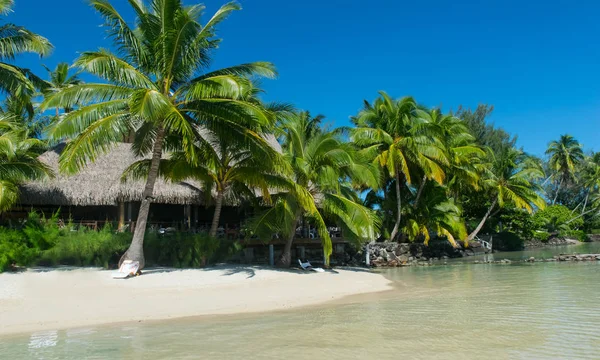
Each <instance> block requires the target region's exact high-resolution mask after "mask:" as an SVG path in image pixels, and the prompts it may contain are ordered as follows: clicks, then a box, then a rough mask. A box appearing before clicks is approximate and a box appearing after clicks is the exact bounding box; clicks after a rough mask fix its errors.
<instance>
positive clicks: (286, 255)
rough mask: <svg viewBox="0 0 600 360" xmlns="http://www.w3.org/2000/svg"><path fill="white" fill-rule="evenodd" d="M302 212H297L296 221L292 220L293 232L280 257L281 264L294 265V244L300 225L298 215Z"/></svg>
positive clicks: (283, 265)
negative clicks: (297, 228)
mask: <svg viewBox="0 0 600 360" xmlns="http://www.w3.org/2000/svg"><path fill="white" fill-rule="evenodd" d="M299 216H300V214H296V217H295V218H294V221H292V233H291V234H290V235H288V239H287V241H286V243H285V247H284V248H283V253H282V254H281V258H280V259H279V266H281V267H286V268H288V267H290V265H292V244H293V243H294V236H296V227H297V226H298V217H299Z"/></svg>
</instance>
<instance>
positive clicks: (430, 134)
mask: <svg viewBox="0 0 600 360" xmlns="http://www.w3.org/2000/svg"><path fill="white" fill-rule="evenodd" d="M354 124H355V125H356V127H355V128H353V129H352V130H351V132H352V140H353V141H354V143H355V144H356V145H357V146H359V147H361V149H362V150H361V152H363V153H364V154H365V156H368V157H370V158H372V159H373V162H374V163H376V164H378V165H379V166H380V167H381V169H382V171H383V175H384V186H383V191H380V190H378V189H373V190H371V191H370V193H369V194H367V200H368V201H369V202H370V204H371V205H374V204H376V207H377V208H379V209H380V212H381V216H382V217H383V218H384V219H395V221H394V223H393V228H392V231H391V233H390V235H389V238H390V239H392V240H394V239H396V238H397V237H399V236H405V237H408V239H409V240H415V239H417V238H422V239H423V240H424V242H425V243H427V242H428V241H429V239H430V237H431V235H432V234H431V232H433V233H434V234H435V235H437V236H439V237H445V238H447V239H448V240H449V241H450V243H452V244H453V245H455V246H456V245H457V242H456V239H458V240H464V242H465V243H468V241H469V240H472V239H474V238H475V236H476V235H477V233H478V232H479V231H480V230H481V228H482V227H483V225H484V224H485V222H486V220H487V219H488V217H489V215H490V213H491V212H492V211H493V210H494V208H496V207H498V208H501V207H504V206H507V205H509V206H515V207H517V208H523V209H526V210H528V211H530V212H532V211H533V209H534V207H543V206H544V201H543V199H542V197H541V194H540V192H539V191H538V190H539V188H538V185H537V184H536V183H535V180H536V179H537V178H538V177H540V176H542V175H541V174H542V173H541V169H540V168H539V167H536V166H535V163H534V162H533V161H531V159H530V157H529V156H527V155H526V154H524V153H523V152H522V151H519V150H517V149H515V148H514V147H511V146H508V147H506V149H505V150H504V151H502V152H501V153H499V154H495V153H494V152H493V151H491V149H490V148H488V147H486V146H484V144H480V143H478V142H477V141H476V138H475V136H474V135H473V132H472V131H471V129H469V127H468V125H467V123H466V122H465V121H463V120H461V119H459V118H458V117H456V116H454V115H453V114H443V113H442V112H441V111H440V110H439V109H427V108H425V107H423V106H419V105H418V104H417V103H416V102H415V100H414V99H413V98H411V97H405V98H401V99H398V100H394V99H392V98H391V97H390V96H389V95H388V94H386V93H385V92H381V93H380V97H379V98H377V99H376V100H375V102H373V103H372V104H371V103H369V102H365V105H364V109H363V110H362V111H360V112H359V114H358V115H357V116H356V117H354ZM392 189H393V191H392ZM472 192H476V193H477V194H478V195H479V196H482V197H483V199H485V200H484V201H488V202H490V205H489V208H488V210H487V211H486V212H485V214H483V216H482V217H481V221H480V222H479V225H478V226H477V227H475V228H474V229H473V231H472V232H471V234H470V235H468V236H466V226H465V221H464V217H463V213H462V208H463V206H468V196H467V195H470V194H471V193H472ZM466 197H467V198H466ZM392 199H393V200H392ZM392 203H395V204H396V206H395V207H392V206H390V205H391V204H392ZM389 225H391V224H389ZM385 230H386V229H385V228H384V229H383V231H384V232H385ZM384 237H385V238H387V236H386V235H385V234H384Z"/></svg>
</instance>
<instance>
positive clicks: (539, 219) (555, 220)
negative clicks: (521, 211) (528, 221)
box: [533, 205, 583, 233]
mask: <svg viewBox="0 0 600 360" xmlns="http://www.w3.org/2000/svg"><path fill="white" fill-rule="evenodd" d="M576 216H577V215H574V214H572V212H571V210H569V208H567V207H566V206H563V205H552V206H548V207H547V208H545V209H544V210H540V211H538V212H536V213H535V214H534V215H533V223H534V225H535V228H536V229H537V230H541V229H543V230H546V231H548V232H551V233H552V232H562V231H567V230H570V229H578V228H580V227H582V226H583V218H578V219H575V220H572V219H573V218H574V217H576ZM571 220H572V221H571ZM569 221H570V222H569Z"/></svg>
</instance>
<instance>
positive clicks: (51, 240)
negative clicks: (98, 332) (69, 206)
mask: <svg viewBox="0 0 600 360" xmlns="http://www.w3.org/2000/svg"><path fill="white" fill-rule="evenodd" d="M131 238H132V234H131V233H115V231H114V229H113V228H112V227H111V226H110V225H107V226H105V227H104V228H103V229H101V230H100V231H95V230H90V229H87V228H85V227H82V228H80V229H78V230H76V229H75V227H74V226H73V225H72V224H71V223H68V224H66V225H64V224H61V225H59V220H58V213H56V214H53V215H52V217H50V218H49V219H46V218H45V217H44V216H43V215H39V214H37V213H35V212H32V213H30V214H29V215H28V217H27V219H26V220H25V221H24V222H23V223H22V224H21V226H20V228H17V229H7V228H0V272H2V271H5V270H7V269H9V268H10V267H12V266H13V265H18V266H29V265H32V264H38V265H44V266H56V265H73V266H101V267H104V268H110V267H115V266H116V265H117V263H118V261H119V259H120V256H121V255H122V254H123V253H124V252H125V251H126V250H127V248H128V246H129V244H130V243H131ZM144 240H145V241H144V253H145V257H146V264H147V265H149V266H152V265H160V266H171V267H177V268H197V267H202V266H205V265H206V264H207V263H209V262H215V261H222V260H225V259H227V258H228V257H230V256H231V255H232V254H233V253H234V252H236V251H239V250H240V246H239V245H238V244H237V243H236V242H231V241H225V240H218V239H214V238H209V237H208V236H207V235H206V234H187V233H173V234H164V235H159V234H157V233H152V232H147V233H146V238H145V239H144Z"/></svg>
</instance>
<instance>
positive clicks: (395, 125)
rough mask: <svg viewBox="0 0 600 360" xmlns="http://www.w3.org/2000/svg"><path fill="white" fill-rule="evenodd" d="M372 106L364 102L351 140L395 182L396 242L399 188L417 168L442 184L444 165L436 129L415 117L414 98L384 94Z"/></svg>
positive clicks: (393, 232) (400, 201)
mask: <svg viewBox="0 0 600 360" xmlns="http://www.w3.org/2000/svg"><path fill="white" fill-rule="evenodd" d="M380 95H381V96H380V97H379V98H377V99H376V100H375V102H374V103H373V104H370V103H368V102H366V101H365V106H364V109H363V110H362V111H361V112H360V113H359V114H358V115H357V116H356V117H355V118H354V119H353V121H354V123H355V125H356V126H357V127H356V128H355V129H353V130H352V140H353V141H354V142H355V143H356V144H357V145H358V146H360V147H363V148H364V150H363V151H364V152H365V153H370V154H372V156H373V158H374V159H375V160H374V161H375V163H377V164H379V166H381V167H382V168H384V169H387V170H388V172H389V174H390V177H392V178H393V179H394V180H395V188H396V189H395V190H396V199H397V203H396V207H397V209H396V211H397V213H396V222H395V224H394V229H393V230H392V233H391V236H390V239H392V240H393V239H395V237H396V235H397V234H398V231H399V229H400V223H401V220H402V194H401V188H402V187H403V185H404V184H405V183H406V184H408V185H411V184H412V175H411V169H414V168H417V169H419V171H421V172H422V174H423V176H424V177H425V178H426V179H433V180H435V181H436V182H438V183H440V184H441V183H443V181H444V177H445V173H444V170H443V168H442V166H443V165H444V164H447V158H446V154H445V151H444V149H443V145H442V144H441V143H440V142H439V141H438V140H437V139H436V138H435V136H434V131H435V128H434V127H432V126H431V124H430V123H429V122H428V121H427V120H426V119H424V118H422V117H418V116H417V115H416V110H417V106H416V103H415V101H414V99H413V98H411V97H405V98H402V99H399V100H393V99H391V98H390V97H389V95H387V94H386V93H385V92H383V91H382V92H380Z"/></svg>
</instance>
